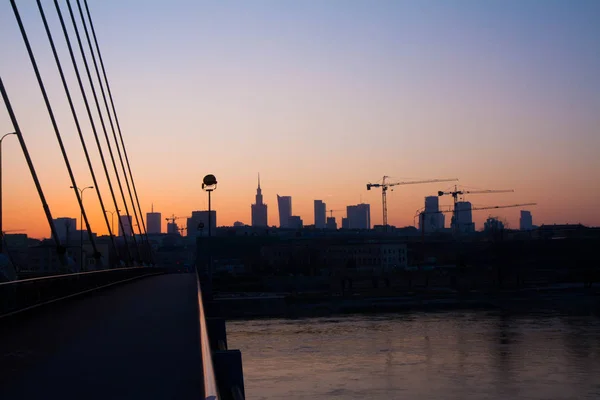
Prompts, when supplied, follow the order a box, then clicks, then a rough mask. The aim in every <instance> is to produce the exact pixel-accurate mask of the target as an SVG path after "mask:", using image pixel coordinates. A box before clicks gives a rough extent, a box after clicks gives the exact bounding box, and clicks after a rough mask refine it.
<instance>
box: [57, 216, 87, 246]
mask: <svg viewBox="0 0 600 400" xmlns="http://www.w3.org/2000/svg"><path fill="white" fill-rule="evenodd" d="M52 222H53V223H54V229H56V234H57V235H58V240H60V241H61V242H62V243H63V244H65V245H67V244H69V242H73V241H74V240H77V242H79V241H80V240H81V239H80V238H79V232H78V231H77V219H76V218H68V217H61V218H55V219H53V220H52Z"/></svg>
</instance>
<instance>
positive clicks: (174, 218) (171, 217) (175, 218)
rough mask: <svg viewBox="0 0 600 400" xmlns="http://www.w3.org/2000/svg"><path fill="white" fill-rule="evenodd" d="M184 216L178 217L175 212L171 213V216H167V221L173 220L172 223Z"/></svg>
mask: <svg viewBox="0 0 600 400" xmlns="http://www.w3.org/2000/svg"><path fill="white" fill-rule="evenodd" d="M181 218H183V217H176V216H175V214H173V215H171V216H170V217H167V218H165V219H166V220H167V222H169V221H170V222H171V223H173V224H174V223H175V221H177V220H178V219H181Z"/></svg>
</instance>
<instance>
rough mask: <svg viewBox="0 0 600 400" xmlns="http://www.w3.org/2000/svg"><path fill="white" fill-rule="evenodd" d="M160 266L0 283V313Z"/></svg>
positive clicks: (143, 273) (155, 269) (77, 292)
mask: <svg viewBox="0 0 600 400" xmlns="http://www.w3.org/2000/svg"><path fill="white" fill-rule="evenodd" d="M162 272H163V270H162V269H159V268H148V267H134V268H115V269H109V270H100V271H90V272H80V273H74V274H64V275H51V276H46V277H41V278H32V279H22V280H17V281H12V282H3V283H0V317H3V316H8V315H11V314H15V313H17V312H21V311H25V310H28V309H31V308H34V307H37V306H39V305H42V304H48V303H52V302H55V301H57V300H61V299H65V298H68V297H71V296H75V295H79V294H83V293H86V292H90V291H92V290H96V289H99V288H102V287H106V286H109V285H112V284H115V283H119V282H125V281H128V280H132V279H136V278H139V277H141V276H145V275H153V274H157V273H162Z"/></svg>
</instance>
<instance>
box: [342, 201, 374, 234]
mask: <svg viewBox="0 0 600 400" xmlns="http://www.w3.org/2000/svg"><path fill="white" fill-rule="evenodd" d="M346 216H347V218H348V229H371V205H370V204H365V203H361V204H357V205H355V206H347V207H346Z"/></svg>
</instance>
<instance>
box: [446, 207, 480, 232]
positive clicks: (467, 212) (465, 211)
mask: <svg viewBox="0 0 600 400" xmlns="http://www.w3.org/2000/svg"><path fill="white" fill-rule="evenodd" d="M472 208H473V207H472V206H471V202H469V201H458V202H456V207H455V209H454V216H453V219H454V221H453V224H452V229H454V230H455V231H456V232H461V233H471V232H475V224H474V223H473V212H472Z"/></svg>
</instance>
